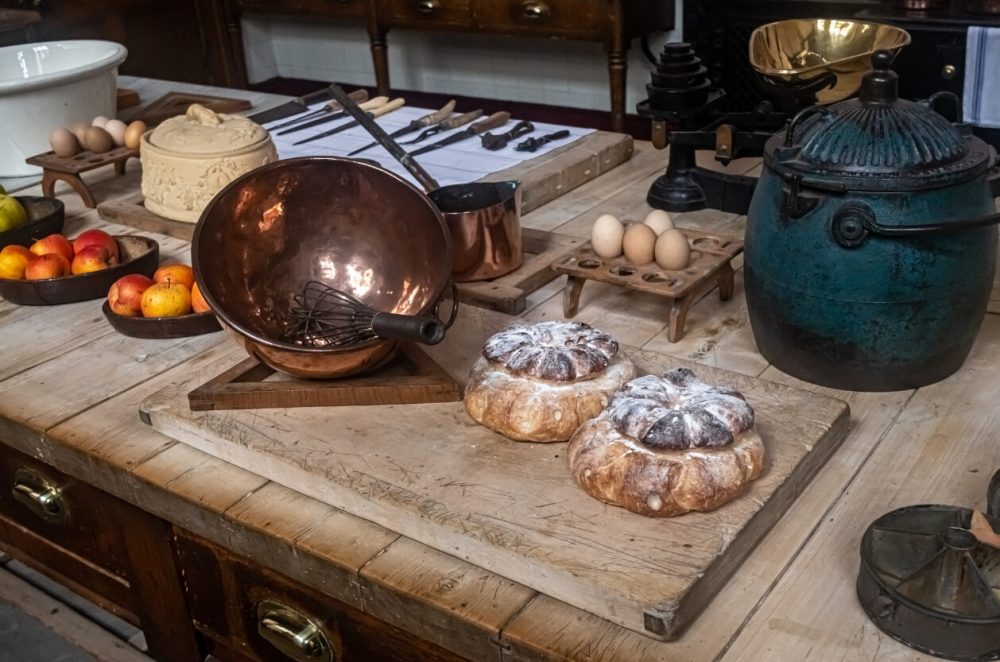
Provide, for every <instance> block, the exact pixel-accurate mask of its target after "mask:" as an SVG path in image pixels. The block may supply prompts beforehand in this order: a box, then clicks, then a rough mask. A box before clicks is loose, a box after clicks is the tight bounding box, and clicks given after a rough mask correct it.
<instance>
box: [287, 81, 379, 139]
mask: <svg viewBox="0 0 1000 662" xmlns="http://www.w3.org/2000/svg"><path fill="white" fill-rule="evenodd" d="M348 96H349V97H351V99H352V100H353V101H354V103H362V102H365V101H368V91H367V90H354V91H353V92H351V93H350V94H349V95H348ZM340 109H341V106H340V102H339V101H327V102H326V103H325V104H323V107H322V108H320V109H319V110H314V111H313V112H311V113H306V114H305V115H301V116H299V117H296V118H295V119H291V120H288V121H287V122H283V123H281V124H279V125H278V126H272V127H271V128H270V129H268V131H277V130H278V129H284V128H285V127H286V126H292V125H293V124H298V123H299V122H305V121H308V120H311V119H313V118H315V117H322V116H323V115H326V114H327V113H332V112H335V111H338V110H340Z"/></svg>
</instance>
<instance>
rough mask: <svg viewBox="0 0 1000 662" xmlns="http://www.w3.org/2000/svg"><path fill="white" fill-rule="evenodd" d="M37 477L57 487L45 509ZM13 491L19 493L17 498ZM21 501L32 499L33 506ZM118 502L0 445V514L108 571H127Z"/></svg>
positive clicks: (42, 487)
mask: <svg viewBox="0 0 1000 662" xmlns="http://www.w3.org/2000/svg"><path fill="white" fill-rule="evenodd" d="M39 479H41V480H42V481H44V482H45V483H47V484H48V485H50V486H51V487H52V488H55V489H56V490H58V492H59V494H58V495H54V499H53V500H52V501H51V504H52V505H50V506H49V507H48V511H47V514H46V515H42V514H41V513H40V509H41V506H37V504H39V503H41V502H43V500H44V499H45V495H44V494H42V492H44V486H43V485H39V484H37V483H38V481H39ZM15 494H18V495H20V500H19V499H17V498H15V496H14V495H15ZM29 494H31V495H33V496H29ZM25 502H32V503H34V504H36V507H35V509H33V508H32V507H30V506H28V505H26V503H25ZM119 508H120V506H119V503H118V501H117V500H116V499H115V498H114V497H112V496H110V495H108V494H105V493H104V492H101V491H100V490H97V489H94V488H93V487H91V486H89V485H87V484H86V483H82V482H80V481H78V480H76V479H74V478H72V477H70V476H67V475H65V474H63V473H60V472H58V471H56V470H55V469H53V468H52V467H50V466H48V465H46V464H43V463H41V462H39V461H37V460H35V459H33V458H30V457H28V456H27V455H23V454H21V453H18V452H16V451H13V450H11V449H9V448H7V447H5V446H4V447H0V516H3V517H4V518H6V519H8V520H11V521H13V522H14V523H16V524H18V525H20V526H22V527H24V528H25V529H28V530H30V531H32V532H34V533H36V534H37V535H39V536H41V537H43V538H45V539H46V540H48V541H50V542H52V543H54V544H55V545H58V546H59V547H62V548H63V549H65V550H67V551H69V552H71V553H73V554H75V555H77V556H80V557H82V558H83V559H84V560H86V561H88V562H90V563H93V564H94V565H96V566H99V567H101V568H103V569H104V570H107V571H108V572H110V573H113V574H115V575H118V576H120V577H126V576H127V567H128V565H127V563H126V560H125V552H124V550H123V548H122V545H121V542H120V541H121V537H120V535H119V532H118V528H117V527H116V526H114V524H113V523H114V522H115V521H117V518H116V517H115V513H116V511H117V510H118V509H119ZM60 509H62V511H64V512H65V520H64V521H58V520H59V519H60V517H59V513H60V512H61V511H60ZM46 517H47V518H48V519H46ZM109 524H110V525H109Z"/></svg>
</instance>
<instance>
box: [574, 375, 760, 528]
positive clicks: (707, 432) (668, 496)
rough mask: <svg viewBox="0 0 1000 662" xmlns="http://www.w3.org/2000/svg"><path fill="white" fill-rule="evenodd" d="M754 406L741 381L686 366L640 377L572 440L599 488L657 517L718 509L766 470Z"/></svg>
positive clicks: (585, 478) (601, 494) (611, 499)
mask: <svg viewBox="0 0 1000 662" xmlns="http://www.w3.org/2000/svg"><path fill="white" fill-rule="evenodd" d="M753 423H754V413H753V409H752V408H751V407H750V405H749V404H747V402H746V400H745V399H744V398H743V396H742V395H741V394H740V393H739V392H738V391H736V390H735V389H732V388H728V387H715V386H710V385H708V384H706V383H704V382H702V381H700V380H699V379H698V378H697V377H696V376H695V375H694V373H693V372H691V371H690V370H687V369H686V368H680V369H678V370H674V371H671V372H669V373H667V374H665V375H663V376H662V377H656V376H652V375H650V376H646V377H640V378H638V379H634V380H632V381H631V382H629V383H628V384H626V385H625V387H624V388H622V389H621V390H620V391H618V393H616V394H615V396H614V398H613V400H612V401H611V404H610V405H609V406H608V407H607V408H606V409H605V410H604V411H603V412H602V413H601V415H600V416H598V417H597V418H595V419H593V420H591V421H589V422H587V423H585V424H584V425H582V426H581V427H580V429H579V430H577V432H576V434H574V435H573V438H572V439H571V440H570V443H569V452H568V454H569V463H570V469H571V471H572V472H573V477H574V478H575V479H576V482H577V483H579V485H580V486H581V487H583V489H584V490H586V491H587V493H588V494H590V495H591V496H593V497H595V498H597V499H600V500H601V501H605V502H607V503H610V504H614V505H616V506H622V507H624V508H627V509H628V510H631V511H632V512H636V513H639V514H640V515H650V516H656V517H669V516H672V515H680V514H682V513H686V512H688V511H691V510H698V511H707V510H714V509H715V508H718V507H719V506H721V505H722V504H724V503H726V502H727V501H729V500H730V499H732V498H733V497H735V496H736V495H737V494H739V493H740V491H741V490H742V489H743V487H744V486H745V485H746V484H747V483H748V482H750V481H751V480H753V479H755V478H757V477H758V476H760V474H761V473H762V472H763V470H764V444H763V442H762V441H761V438H760V435H758V434H757V433H756V432H755V431H754V430H753Z"/></svg>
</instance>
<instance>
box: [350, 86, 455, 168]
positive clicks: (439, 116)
mask: <svg viewBox="0 0 1000 662" xmlns="http://www.w3.org/2000/svg"><path fill="white" fill-rule="evenodd" d="M453 110H455V101H454V100H451V101H449V102H448V103H446V104H445V105H444V106H443V107H442V108H441V110H437V111H434V112H433V113H431V114H429V115H424V116H423V117H421V118H420V119H416V120H413V121H412V122H410V123H409V124H407V125H406V126H404V127H403V128H402V129H396V130H395V131H393V132H392V133H390V134H389V135H390V136H391V137H393V138H398V137H400V136H405V135H406V134H408V133H413V132H414V131H417V130H419V129H423V128H426V127H428V126H432V125H434V124H440V123H441V122H443V121H444V120H446V119H448V117H450V116H451V112H452V111H453ZM377 144H378V141H377V140H376V141H373V142H370V143H368V144H367V145H365V146H364V147H362V148H360V149H356V150H354V151H353V152H351V153H350V154H348V156H354V155H355V154H360V153H361V152H363V151H365V150H366V149H371V148H372V147H374V146H375V145H377Z"/></svg>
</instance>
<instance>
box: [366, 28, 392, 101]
mask: <svg viewBox="0 0 1000 662" xmlns="http://www.w3.org/2000/svg"><path fill="white" fill-rule="evenodd" d="M385 35H386V31H385V30H380V29H377V28H375V29H370V30H369V32H368V40H369V43H370V45H371V49H372V63H373V64H374V66H375V88H376V91H377V92H378V94H380V95H382V96H388V95H389V54H388V47H387V46H386V42H385Z"/></svg>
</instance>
